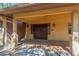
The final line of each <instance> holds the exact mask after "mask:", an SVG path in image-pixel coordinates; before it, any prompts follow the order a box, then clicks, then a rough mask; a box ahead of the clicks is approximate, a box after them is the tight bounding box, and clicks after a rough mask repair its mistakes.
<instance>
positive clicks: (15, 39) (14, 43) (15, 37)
mask: <svg viewBox="0 0 79 59" xmlns="http://www.w3.org/2000/svg"><path fill="white" fill-rule="evenodd" d="M11 40H12V47H11V50H13V49H16V48H17V46H18V35H17V23H16V20H15V19H13V34H12V35H11Z"/></svg>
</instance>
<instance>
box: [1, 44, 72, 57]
mask: <svg viewBox="0 0 79 59" xmlns="http://www.w3.org/2000/svg"><path fill="white" fill-rule="evenodd" d="M11 52H12V51H11ZM11 52H10V51H8V50H7V51H1V52H0V56H71V54H70V53H69V52H67V51H57V50H53V49H52V50H51V49H45V48H41V47H40V48H37V47H33V48H27V47H26V44H22V45H21V46H20V48H19V49H18V50H16V52H14V53H11Z"/></svg>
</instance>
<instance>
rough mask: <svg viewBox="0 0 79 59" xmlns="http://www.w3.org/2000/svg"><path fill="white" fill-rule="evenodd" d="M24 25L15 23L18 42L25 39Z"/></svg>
mask: <svg viewBox="0 0 79 59" xmlns="http://www.w3.org/2000/svg"><path fill="white" fill-rule="evenodd" d="M25 30H26V23H24V22H21V21H17V33H18V38H19V41H21V39H22V38H24V37H25Z"/></svg>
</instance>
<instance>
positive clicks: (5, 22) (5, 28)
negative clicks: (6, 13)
mask: <svg viewBox="0 0 79 59" xmlns="http://www.w3.org/2000/svg"><path fill="white" fill-rule="evenodd" d="M3 29H4V34H5V35H4V38H3V45H5V43H6V38H7V36H6V33H7V20H6V17H5V18H3Z"/></svg>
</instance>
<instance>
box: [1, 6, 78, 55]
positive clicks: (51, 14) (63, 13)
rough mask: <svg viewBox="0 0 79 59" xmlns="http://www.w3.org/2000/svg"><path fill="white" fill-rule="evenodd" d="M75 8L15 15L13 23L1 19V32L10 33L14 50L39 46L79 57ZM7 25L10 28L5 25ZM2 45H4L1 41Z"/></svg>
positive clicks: (69, 7)
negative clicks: (22, 45) (2, 29)
mask: <svg viewBox="0 0 79 59" xmlns="http://www.w3.org/2000/svg"><path fill="white" fill-rule="evenodd" d="M78 7H79V5H72V6H64V7H60V8H51V9H45V10H38V11H34V12H28V13H27V12H24V13H16V14H13V17H12V21H10V20H7V17H5V16H1V18H0V19H1V21H3V28H4V31H5V32H7V31H8V30H10V31H9V32H11V33H10V36H11V37H10V39H11V40H10V41H12V42H11V43H14V46H13V47H12V48H13V49H14V48H15V47H19V45H20V44H21V43H23V42H25V43H26V45H27V47H29V48H33V47H42V48H45V49H56V50H59V51H61V50H62V51H68V52H69V53H71V54H72V55H78V53H77V52H76V51H77V50H76V49H77V48H75V43H74V42H76V43H78V31H79V29H78V24H79V11H78V10H79V9H78ZM10 19H11V18H10ZM7 22H8V23H11V24H12V25H11V24H9V25H11V26H9V25H6V24H7ZM5 32H4V33H5ZM7 38H9V37H7ZM7 40H8V39H7ZM2 42H3V45H4V44H5V42H4V40H3V39H2ZM16 49H18V48H16Z"/></svg>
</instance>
